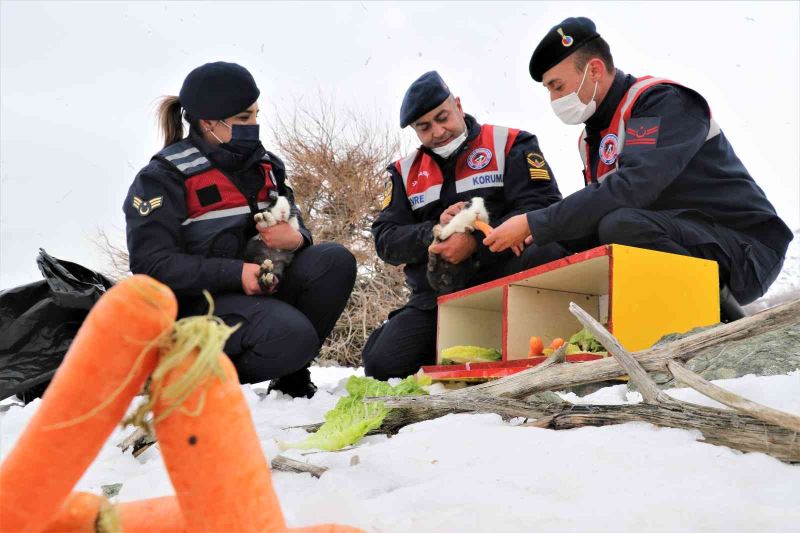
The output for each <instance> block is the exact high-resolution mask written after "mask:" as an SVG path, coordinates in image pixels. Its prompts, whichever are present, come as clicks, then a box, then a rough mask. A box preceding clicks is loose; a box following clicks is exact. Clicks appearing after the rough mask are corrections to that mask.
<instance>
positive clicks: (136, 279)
mask: <svg viewBox="0 0 800 533" xmlns="http://www.w3.org/2000/svg"><path fill="white" fill-rule="evenodd" d="M176 314H177V303H176V301H175V296H174V295H173V294H172V292H171V291H170V290H169V289H168V288H167V287H166V286H165V285H162V284H161V283H158V282H157V281H155V280H153V279H151V278H149V277H147V276H141V275H138V276H132V277H130V278H127V279H124V280H122V281H120V282H119V283H118V284H117V285H115V286H114V287H112V288H111V289H110V290H109V291H108V292H107V293H106V294H105V295H104V296H103V297H102V298H100V300H99V301H98V302H97V304H95V306H94V307H93V308H92V310H91V311H90V312H89V315H88V316H87V317H86V320H85V321H84V323H83V325H82V326H81V328H80V330H79V331H78V334H77V335H76V337H75V339H74V340H73V342H72V345H71V346H70V348H69V351H68V352H67V355H66V356H65V358H64V361H63V362H62V363H61V366H60V367H59V369H58V371H57V372H56V374H55V377H54V378H53V382H52V383H51V384H50V386H49V387H48V389H47V392H46V393H45V395H44V398H43V400H42V403H41V405H40V406H39V408H38V410H37V411H36V414H34V415H33V417H32V418H31V419H30V421H29V422H28V425H27V427H26V428H25V430H24V432H23V433H22V435H21V436H20V438H19V440H18V441H17V443H16V445H15V446H14V449H13V450H12V451H11V453H9V454H8V456H7V457H6V458H5V460H4V461H3V463H2V465H0V495H2V497H0V531H2V532H19V531H40V530H41V529H42V528H43V527H44V525H45V524H46V523H47V522H48V521H49V520H50V519H51V518H53V516H54V515H55V514H56V512H57V511H58V510H59V508H60V507H61V505H62V504H63V502H64V500H65V499H66V498H67V496H68V495H69V493H70V491H71V489H72V488H73V486H74V485H75V483H77V481H78V480H79V479H80V477H81V476H82V475H83V473H84V471H85V470H86V468H87V467H88V466H89V465H90V464H91V462H92V461H93V460H94V458H95V457H96V456H97V453H98V452H99V451H100V449H101V447H102V446H103V443H104V442H105V441H106V440H107V439H108V437H109V435H110V434H111V432H112V431H113V429H114V426H116V425H117V424H118V423H119V421H120V419H121V418H122V416H123V415H124V414H125V410H126V409H127V407H128V405H129V404H130V402H131V399H132V398H133V397H134V395H135V394H136V393H137V392H138V391H139V390H141V388H142V385H143V384H144V381H145V379H146V378H147V376H148V375H149V374H150V373H151V372H152V370H153V368H154V367H155V365H156V360H157V356H158V350H157V347H156V346H155V344H156V342H157V339H159V338H160V336H161V335H162V333H163V332H164V331H165V330H168V329H169V328H171V327H172V325H173V322H174V320H175V316H176ZM149 345H152V347H149Z"/></svg>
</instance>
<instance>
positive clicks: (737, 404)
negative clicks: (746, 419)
mask: <svg viewBox="0 0 800 533" xmlns="http://www.w3.org/2000/svg"><path fill="white" fill-rule="evenodd" d="M667 368H669V371H670V372H672V375H673V376H675V379H677V380H679V381H681V382H683V383H684V384H686V385H688V386H689V387H691V388H693V389H694V390H696V391H697V392H699V393H700V394H703V395H705V396H708V397H709V398H711V399H712V400H716V401H718V402H719V403H721V404H723V405H727V406H728V407H730V408H732V409H736V410H737V411H739V412H741V413H747V414H748V415H750V416H752V417H754V418H758V419H759V420H763V421H765V422H769V423H770V424H775V425H776V426H781V427H784V428H786V429H789V430H791V431H797V432H798V433H800V416H796V415H793V414H790V413H785V412H783V411H779V410H778V409H773V408H772V407H767V406H766V405H761V404H759V403H756V402H753V401H750V400H748V399H747V398H743V397H741V396H739V395H738V394H734V393H732V392H730V391H727V390H725V389H723V388H722V387H718V386H717V385H714V384H713V383H710V382H708V381H706V380H705V379H703V378H702V377H700V376H698V375H697V374H695V373H694V372H692V371H691V370H689V369H688V368H686V367H684V366H683V365H682V364H680V363H678V362H677V361H669V362H668V363H667Z"/></svg>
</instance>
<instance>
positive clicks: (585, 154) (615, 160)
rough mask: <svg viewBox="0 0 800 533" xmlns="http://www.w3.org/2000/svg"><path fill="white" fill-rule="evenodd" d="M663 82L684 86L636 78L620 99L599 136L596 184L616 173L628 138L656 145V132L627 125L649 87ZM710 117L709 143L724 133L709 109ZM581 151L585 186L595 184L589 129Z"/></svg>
mask: <svg viewBox="0 0 800 533" xmlns="http://www.w3.org/2000/svg"><path fill="white" fill-rule="evenodd" d="M662 83H663V84H670V85H677V86H679V87H682V85H681V84H679V83H676V82H674V81H671V80H668V79H666V78H654V77H652V76H643V77H641V78H637V80H636V83H634V84H633V85H631V87H630V88H629V89H628V91H627V92H626V93H625V95H624V96H623V97H622V99H621V100H620V102H619V105H618V106H617V110H616V111H615V112H614V116H613V117H612V118H611V122H610V123H609V125H608V128H606V129H604V130H603V131H602V132H601V133H600V138H601V139H602V140H601V141H600V146H599V148H598V152H599V154H598V155H599V156H600V157H599V159H598V161H597V179H596V182H597V183H599V182H601V181H603V180H604V179H605V178H606V177H608V175H609V174H612V173H614V172H616V171H617V169H618V168H619V156H620V154H622V148H623V147H624V146H625V140H626V137H632V138H633V139H634V140H637V139H638V142H640V143H642V144H647V143H649V142H651V141H652V144H655V139H649V137H650V135H651V134H653V133H655V132H649V131H634V130H632V129H630V128H626V126H625V125H626V124H627V123H628V122H629V121H630V118H631V113H632V112H633V106H634V104H635V103H636V100H638V98H639V96H641V95H642V94H643V93H644V92H645V91H646V90H647V89H649V88H650V87H652V86H654V85H659V84H662ZM708 118H709V119H710V121H711V123H710V127H709V130H708V135H707V136H706V142H708V141H709V140H711V139H713V138H714V137H716V136H717V135H719V133H720V131H721V130H720V127H719V125H718V124H717V122H716V121H715V120H714V119H713V118H712V117H711V111H710V110H709V112H708ZM578 150H579V151H580V154H581V159H582V160H583V179H584V181H585V183H586V185H589V184H590V183H592V172H591V169H590V168H589V164H590V161H591V158H590V154H589V145H588V143H587V142H586V128H584V130H583V133H581V137H580V140H579V141H578Z"/></svg>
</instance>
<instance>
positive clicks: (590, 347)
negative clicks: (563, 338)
mask: <svg viewBox="0 0 800 533" xmlns="http://www.w3.org/2000/svg"><path fill="white" fill-rule="evenodd" d="M569 344H575V345H577V346H578V348H580V349H581V350H582V351H584V352H590V353H596V352H605V351H606V349H605V348H604V347H603V345H602V344H600V342H599V341H598V340H597V339H595V338H594V335H592V334H591V333H590V332H589V330H588V329H586V328H583V329H582V330H580V331H579V332H578V333H576V334H575V335H573V336H572V337H570V338H569Z"/></svg>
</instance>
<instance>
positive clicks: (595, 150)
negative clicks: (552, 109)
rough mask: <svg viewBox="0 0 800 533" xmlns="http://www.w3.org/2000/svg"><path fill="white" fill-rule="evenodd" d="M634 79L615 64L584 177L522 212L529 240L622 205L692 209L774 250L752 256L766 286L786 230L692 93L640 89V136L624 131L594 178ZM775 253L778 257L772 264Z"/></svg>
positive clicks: (592, 126)
mask: <svg viewBox="0 0 800 533" xmlns="http://www.w3.org/2000/svg"><path fill="white" fill-rule="evenodd" d="M636 82H637V79H636V78H634V77H633V76H630V75H625V74H624V73H623V72H621V71H619V70H617V73H616V76H615V78H614V82H613V84H612V86H611V88H610V90H609V92H608V95H607V96H606V98H605V99H604V100H603V102H602V103H601V104H600V106H599V107H598V109H597V111H596V112H595V114H594V115H593V116H592V117H591V118H590V119H589V120H588V121H587V122H586V131H585V135H586V138H585V141H586V143H587V145H588V149H587V151H586V153H587V154H588V156H589V160H588V161H587V167H588V168H587V171H588V172H587V174H588V175H587V176H586V177H587V178H588V180H587V181H588V183H587V185H586V187H585V188H583V189H582V190H580V191H577V192H575V193H574V194H571V195H570V196H568V197H567V198H565V199H564V200H563V201H561V202H559V203H557V204H554V205H552V206H549V207H547V208H545V209H539V210H537V211H533V212H531V213H528V225H529V226H530V229H531V232H532V234H533V236H534V242H536V243H539V244H546V243H548V242H552V241H556V240H568V239H578V238H582V237H585V236H586V235H590V234H591V233H593V232H595V231H596V230H597V227H598V223H599V222H600V220H601V219H602V218H603V217H604V216H605V215H607V214H608V213H610V212H611V211H614V210H615V209H619V208H623V207H630V208H638V209H648V210H654V211H661V210H687V211H693V212H695V213H697V214H699V215H700V216H702V217H705V218H706V219H707V220H709V221H711V222H713V223H715V224H718V225H721V226H724V227H726V228H729V229H731V230H734V231H736V232H738V233H740V234H744V235H745V236H747V237H748V238H750V239H753V240H756V241H758V242H760V243H762V244H764V245H765V246H767V247H768V248H769V249H770V250H772V251H774V254H772V253H769V254H765V255H764V257H763V258H759V257H756V258H753V259H754V261H753V262H754V268H755V269H756V274H757V276H758V277H759V279H760V280H762V282H766V283H765V284H766V285H769V282H771V280H769V278H772V279H774V276H776V275H777V272H776V269H778V270H779V268H780V264H781V263H782V261H783V257H784V256H785V255H786V249H787V247H788V245H789V242H790V241H791V239H792V233H791V231H790V230H789V228H788V227H787V226H786V224H784V223H783V221H782V220H781V219H780V218H779V217H778V216H777V214H776V212H775V209H774V207H773V206H772V204H770V202H769V200H767V198H766V196H765V194H764V191H762V190H761V188H760V187H759V186H758V185H756V183H755V181H754V180H753V178H752V177H751V176H750V174H749V173H748V172H747V169H746V168H745V167H744V165H743V164H742V162H741V161H740V160H739V158H738V157H737V156H736V154H735V153H734V151H733V147H732V146H731V145H730V143H729V142H728V139H727V138H726V137H725V134H724V132H722V131H719V133H718V134H717V131H716V128H717V126H716V124H715V123H714V122H713V121H712V120H711V111H710V109H709V106H708V104H707V103H706V101H705V99H703V97H702V96H700V95H699V94H698V93H696V92H695V91H693V90H691V89H688V88H686V87H682V86H680V85H677V84H672V83H669V82H667V83H662V84H657V85H654V86H652V87H650V88H648V89H646V90H645V92H643V93H642V94H641V95H640V96H639V97H638V99H637V100H636V102H635V104H634V105H633V108H632V112H631V115H630V120H629V122H628V125H629V127H630V128H632V130H633V131H637V132H642V133H641V135H640V137H638V138H637V137H636V135H628V136H627V137H626V138H625V140H624V144H623V148H624V149H623V150H622V151H621V153H620V154H619V158H618V160H617V161H616V164H617V165H618V168H617V169H616V171H614V172H613V173H612V174H609V175H607V176H603V172H602V171H601V172H600V176H598V167H603V168H606V166H605V165H604V164H603V161H601V159H604V158H606V157H607V156H608V155H609V152H613V148H614V146H613V142H611V141H614V139H613V135H609V134H608V132H607V131H606V130H608V128H609V124H610V122H611V121H612V117H614V114H615V112H616V111H617V109H618V108H621V105H620V103H621V101H622V99H623V97H625V96H626V93H627V92H628V89H629V88H630V87H631V86H633V85H634V83H636ZM712 128H714V129H715V131H710V130H711V129H712ZM629 131H631V130H629ZM648 131H649V132H650V133H647V132H648ZM631 133H632V131H631ZM601 150H602V152H601ZM598 178H605V179H601V180H598ZM767 256H771V257H767ZM775 257H779V258H780V261H778V263H776V262H775ZM762 259H763V260H762ZM768 280H769V281H768Z"/></svg>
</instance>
